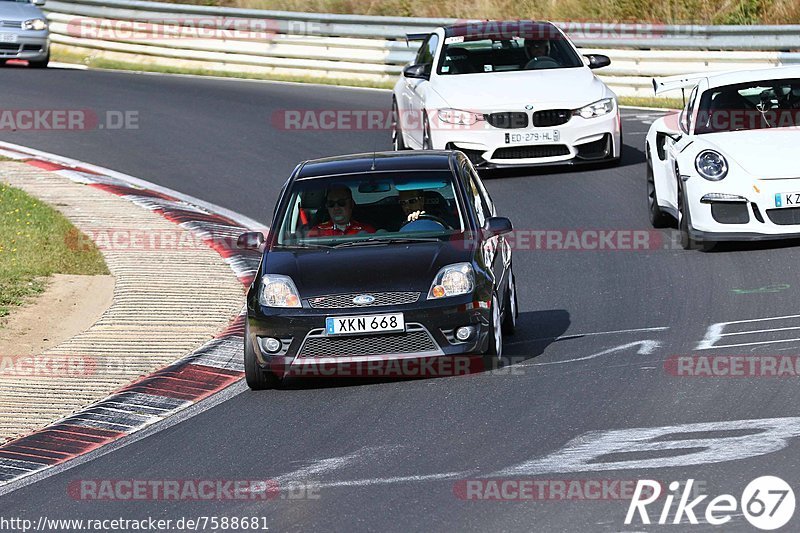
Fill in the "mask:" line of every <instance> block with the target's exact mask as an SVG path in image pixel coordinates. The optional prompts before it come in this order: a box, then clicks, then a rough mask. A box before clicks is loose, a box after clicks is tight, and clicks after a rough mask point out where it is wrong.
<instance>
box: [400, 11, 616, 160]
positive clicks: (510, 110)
mask: <svg viewBox="0 0 800 533" xmlns="http://www.w3.org/2000/svg"><path fill="white" fill-rule="evenodd" d="M409 39H422V40H423V42H422V46H421V47H420V49H419V52H418V53H417V56H416V58H415V60H414V61H413V62H412V64H410V65H408V66H407V67H406V68H405V69H404V70H403V74H402V76H401V78H400V80H399V81H398V82H397V84H396V85H395V87H394V94H393V99H392V118H393V120H392V141H393V145H394V149H395V150H403V149H422V150H426V149H437V150H438V149H457V150H461V151H462V152H464V153H465V154H467V156H468V157H469V158H470V160H471V161H472V162H473V164H474V165H475V166H476V167H477V168H496V167H510V166H531V165H547V164H558V165H563V164H576V163H582V162H602V161H606V162H609V163H612V164H613V163H617V162H619V160H620V156H621V150H622V132H621V122H620V116H619V108H618V106H617V97H616V95H615V94H614V93H613V92H612V91H611V89H609V88H608V87H607V86H606V85H605V84H604V83H603V82H602V81H600V80H599V79H598V78H597V77H596V76H595V75H594V73H593V72H592V70H591V69H595V68H600V67H604V66H607V65H608V64H610V60H609V58H608V57H606V56H602V55H587V56H581V55H580V54H579V53H578V51H577V49H576V48H575V46H574V45H573V44H572V42H570V40H569V39H568V38H567V37H566V36H565V35H564V33H563V32H562V31H561V30H560V29H558V28H557V27H555V26H554V25H553V24H551V23H549V22H534V21H512V22H501V21H482V22H474V23H463V24H458V25H455V26H448V27H443V28H437V29H436V30H435V31H434V32H433V33H431V34H424V35H409Z"/></svg>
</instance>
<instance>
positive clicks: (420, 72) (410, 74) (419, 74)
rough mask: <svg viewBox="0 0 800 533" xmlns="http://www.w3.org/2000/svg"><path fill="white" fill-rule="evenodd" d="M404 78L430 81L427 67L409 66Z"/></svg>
mask: <svg viewBox="0 0 800 533" xmlns="http://www.w3.org/2000/svg"><path fill="white" fill-rule="evenodd" d="M403 76H405V77H406V78H417V79H422V80H427V79H428V76H429V74H428V72H427V65H409V66H407V67H406V68H404V69H403Z"/></svg>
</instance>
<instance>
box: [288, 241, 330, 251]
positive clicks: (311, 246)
mask: <svg viewBox="0 0 800 533" xmlns="http://www.w3.org/2000/svg"><path fill="white" fill-rule="evenodd" d="M333 247H334V245H332V244H320V243H314V244H312V243H307V242H298V243H296V244H281V245H280V248H279V249H284V250H313V249H322V248H333Z"/></svg>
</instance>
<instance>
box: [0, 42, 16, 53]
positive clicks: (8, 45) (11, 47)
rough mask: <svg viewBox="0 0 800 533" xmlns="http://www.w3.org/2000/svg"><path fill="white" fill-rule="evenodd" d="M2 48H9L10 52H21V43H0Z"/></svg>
mask: <svg viewBox="0 0 800 533" xmlns="http://www.w3.org/2000/svg"><path fill="white" fill-rule="evenodd" d="M0 50H7V51H9V52H19V45H18V44H16V43H0Z"/></svg>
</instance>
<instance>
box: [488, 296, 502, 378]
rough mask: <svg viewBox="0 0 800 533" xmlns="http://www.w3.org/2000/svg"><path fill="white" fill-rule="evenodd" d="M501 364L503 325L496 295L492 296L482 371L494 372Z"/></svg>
mask: <svg viewBox="0 0 800 533" xmlns="http://www.w3.org/2000/svg"><path fill="white" fill-rule="evenodd" d="M502 364H503V325H502V322H501V311H500V302H499V300H498V299H497V295H496V294H494V295H492V323H491V325H490V326H489V346H488V347H487V349H486V353H485V354H484V355H483V369H484V371H486V370H494V369H496V368H500V367H501V366H502Z"/></svg>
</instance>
